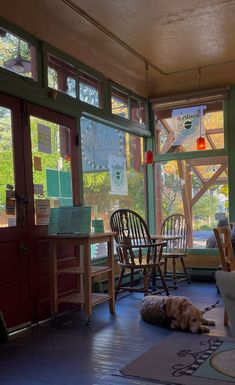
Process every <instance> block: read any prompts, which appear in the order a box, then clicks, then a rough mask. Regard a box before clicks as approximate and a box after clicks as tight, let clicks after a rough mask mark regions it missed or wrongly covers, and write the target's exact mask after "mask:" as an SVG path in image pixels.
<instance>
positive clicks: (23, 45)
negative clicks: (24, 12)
mask: <svg viewBox="0 0 235 385" xmlns="http://www.w3.org/2000/svg"><path fill="white" fill-rule="evenodd" d="M0 52H1V56H0V66H1V67H2V68H5V69H7V70H8V71H11V72H14V73H16V74H17V75H20V76H24V77H28V78H32V79H33V80H36V79H37V73H36V49H35V47H34V46H33V45H32V44H31V43H30V42H28V41H25V40H23V39H22V38H20V37H19V36H16V35H13V34H12V33H10V32H8V31H7V30H5V29H3V28H1V27H0Z"/></svg>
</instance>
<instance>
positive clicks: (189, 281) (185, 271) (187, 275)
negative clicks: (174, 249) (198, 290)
mask: <svg viewBox="0 0 235 385" xmlns="http://www.w3.org/2000/svg"><path fill="white" fill-rule="evenodd" d="M180 260H181V263H182V266H183V269H184V274H185V276H186V278H187V281H188V283H191V279H190V276H189V273H188V270H187V269H186V266H185V263H184V258H183V257H181V258H180Z"/></svg>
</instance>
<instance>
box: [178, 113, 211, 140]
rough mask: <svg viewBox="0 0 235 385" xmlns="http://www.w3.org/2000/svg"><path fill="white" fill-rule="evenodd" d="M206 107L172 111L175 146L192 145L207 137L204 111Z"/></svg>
mask: <svg viewBox="0 0 235 385" xmlns="http://www.w3.org/2000/svg"><path fill="white" fill-rule="evenodd" d="M204 109H206V106H195V107H188V108H180V109H177V110H173V111H172V118H173V124H174V135H175V139H174V142H173V145H174V146H175V145H184V144H190V143H192V141H195V140H196V139H197V138H198V137H199V136H202V135H205V127H204V125H203V111H204Z"/></svg>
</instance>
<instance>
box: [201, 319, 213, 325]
mask: <svg viewBox="0 0 235 385" xmlns="http://www.w3.org/2000/svg"><path fill="white" fill-rule="evenodd" d="M202 325H209V326H215V321H214V320H212V319H205V318H204V319H203V320H202Z"/></svg>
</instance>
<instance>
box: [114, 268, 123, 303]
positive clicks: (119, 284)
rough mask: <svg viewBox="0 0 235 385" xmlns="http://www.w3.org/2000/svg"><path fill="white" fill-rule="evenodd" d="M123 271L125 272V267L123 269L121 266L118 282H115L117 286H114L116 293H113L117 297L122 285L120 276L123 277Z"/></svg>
mask: <svg viewBox="0 0 235 385" xmlns="http://www.w3.org/2000/svg"><path fill="white" fill-rule="evenodd" d="M124 273H125V269H124V267H122V268H121V271H120V274H119V277H118V283H117V288H116V293H115V296H116V297H117V295H118V292H119V290H120V287H121V285H122V278H123V275H124Z"/></svg>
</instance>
